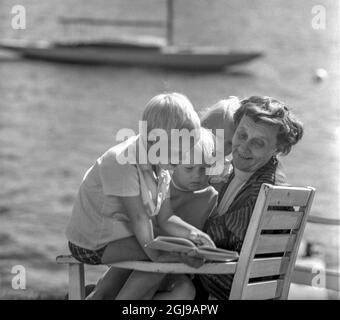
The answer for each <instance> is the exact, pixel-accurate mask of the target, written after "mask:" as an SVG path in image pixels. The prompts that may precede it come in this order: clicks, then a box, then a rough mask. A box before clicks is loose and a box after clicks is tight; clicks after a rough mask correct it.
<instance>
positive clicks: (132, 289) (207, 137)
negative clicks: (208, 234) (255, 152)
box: [116, 128, 218, 300]
mask: <svg viewBox="0 0 340 320" xmlns="http://www.w3.org/2000/svg"><path fill="white" fill-rule="evenodd" d="M214 145H215V144H214V136H213V134H212V133H211V132H210V131H208V130H207V129H204V128H202V129H201V134H200V140H199V142H198V143H197V144H196V145H195V146H194V148H193V149H191V151H190V152H189V153H188V158H186V159H184V160H183V162H184V163H185V162H186V164H179V165H177V166H176V167H175V169H174V173H173V175H172V179H171V183H170V195H171V197H170V198H171V205H172V208H173V211H174V213H175V214H176V216H178V217H180V218H181V219H183V220H184V221H186V222H187V223H189V224H191V225H193V226H195V227H196V228H198V229H202V228H203V224H204V222H205V221H206V220H207V218H208V217H209V215H210V214H211V213H212V212H213V210H214V209H215V207H216V204H217V196H218V194H217V191H216V190H215V189H214V188H213V187H212V186H210V185H209V184H208V178H209V177H208V176H207V175H206V171H207V168H208V166H209V165H208V164H207V163H209V164H210V163H211V160H210V159H211V158H212V156H213V153H214ZM197 155H198V157H197ZM195 157H196V158H195ZM185 259H190V258H188V257H186V258H185V257H183V260H184V261H185ZM187 262H188V263H189V261H188V260H187ZM202 262H204V261H202V260H201V259H197V261H196V266H197V267H198V266H200V265H201V264H202ZM190 265H192V266H195V262H194V261H190ZM194 294H195V289H194V287H193V285H192V283H191V280H190V278H189V277H188V276H186V275H167V276H166V275H164V274H156V273H155V274H152V273H144V272H137V271H135V272H134V273H133V274H132V275H131V276H130V278H129V280H128V281H127V282H126V284H125V285H124V287H123V289H122V290H121V291H120V293H119V294H118V296H117V298H116V299H121V300H126V299H132V300H136V299H153V300H174V299H175V300H181V299H189V300H190V299H193V298H194Z"/></svg>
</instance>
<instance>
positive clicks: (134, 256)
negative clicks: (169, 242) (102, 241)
mask: <svg viewBox="0 0 340 320" xmlns="http://www.w3.org/2000/svg"><path fill="white" fill-rule="evenodd" d="M134 260H149V258H148V256H147V255H146V254H145V252H144V250H143V248H142V247H141V246H140V244H139V243H138V241H137V239H136V238H135V237H129V238H124V239H119V240H116V241H112V242H110V243H109V244H108V245H107V247H106V249H105V251H104V254H103V256H102V263H103V264H110V263H114V262H119V261H134Z"/></svg>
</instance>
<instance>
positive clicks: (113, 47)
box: [0, 39, 262, 70]
mask: <svg viewBox="0 0 340 320" xmlns="http://www.w3.org/2000/svg"><path fill="white" fill-rule="evenodd" d="M0 48H2V49H6V50H10V51H13V52H16V53H18V54H20V55H21V56H22V57H24V58H29V59H39V60H46V61H54V62H64V63H76V64H110V65H119V66H142V67H161V68H172V69H189V70H216V69H222V68H225V67H228V66H231V65H235V64H239V63H245V62H249V61H251V60H253V59H256V58H258V57H260V56H261V55H262V54H261V53H259V52H237V51H235V52H233V51H229V50H225V49H222V48H219V49H216V48H209V47H187V48H186V47H182V48H181V47H177V46H168V45H163V44H161V42H160V41H146V40H145V39H131V40H122V39H119V40H111V41H91V42H48V41H36V42H27V41H20V40H1V41H0Z"/></svg>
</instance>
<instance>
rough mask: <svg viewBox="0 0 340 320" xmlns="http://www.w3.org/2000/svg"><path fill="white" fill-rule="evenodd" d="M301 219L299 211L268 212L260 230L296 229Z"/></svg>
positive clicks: (301, 213) (301, 215)
mask: <svg viewBox="0 0 340 320" xmlns="http://www.w3.org/2000/svg"><path fill="white" fill-rule="evenodd" d="M302 217H303V212H301V211H279V210H268V212H267V214H266V216H265V218H264V222H263V227H262V230H279V229H297V228H299V227H300V223H301V219H302Z"/></svg>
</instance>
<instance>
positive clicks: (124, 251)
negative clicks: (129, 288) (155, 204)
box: [87, 237, 148, 300]
mask: <svg viewBox="0 0 340 320" xmlns="http://www.w3.org/2000/svg"><path fill="white" fill-rule="evenodd" d="M129 260H148V257H147V256H146V254H145V253H144V251H143V249H142V247H141V246H140V245H139V243H138V242H137V239H136V238H135V237H129V238H124V239H119V240H116V241H112V242H111V243H109V244H108V246H107V247H106V249H105V251H104V254H103V256H102V263H103V264H110V263H114V262H119V261H129ZM130 274H131V270H125V269H118V268H114V267H110V268H109V269H108V270H107V271H106V272H105V274H104V275H103V276H102V277H101V278H100V279H99V281H98V283H97V285H96V288H95V289H94V291H93V292H92V293H91V294H90V295H89V296H88V297H87V299H89V300H108V299H109V300H111V299H114V298H115V297H116V296H117V294H118V293H119V291H120V290H121V288H122V287H123V285H124V283H125V282H126V280H127V279H128V277H129V276H130Z"/></svg>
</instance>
